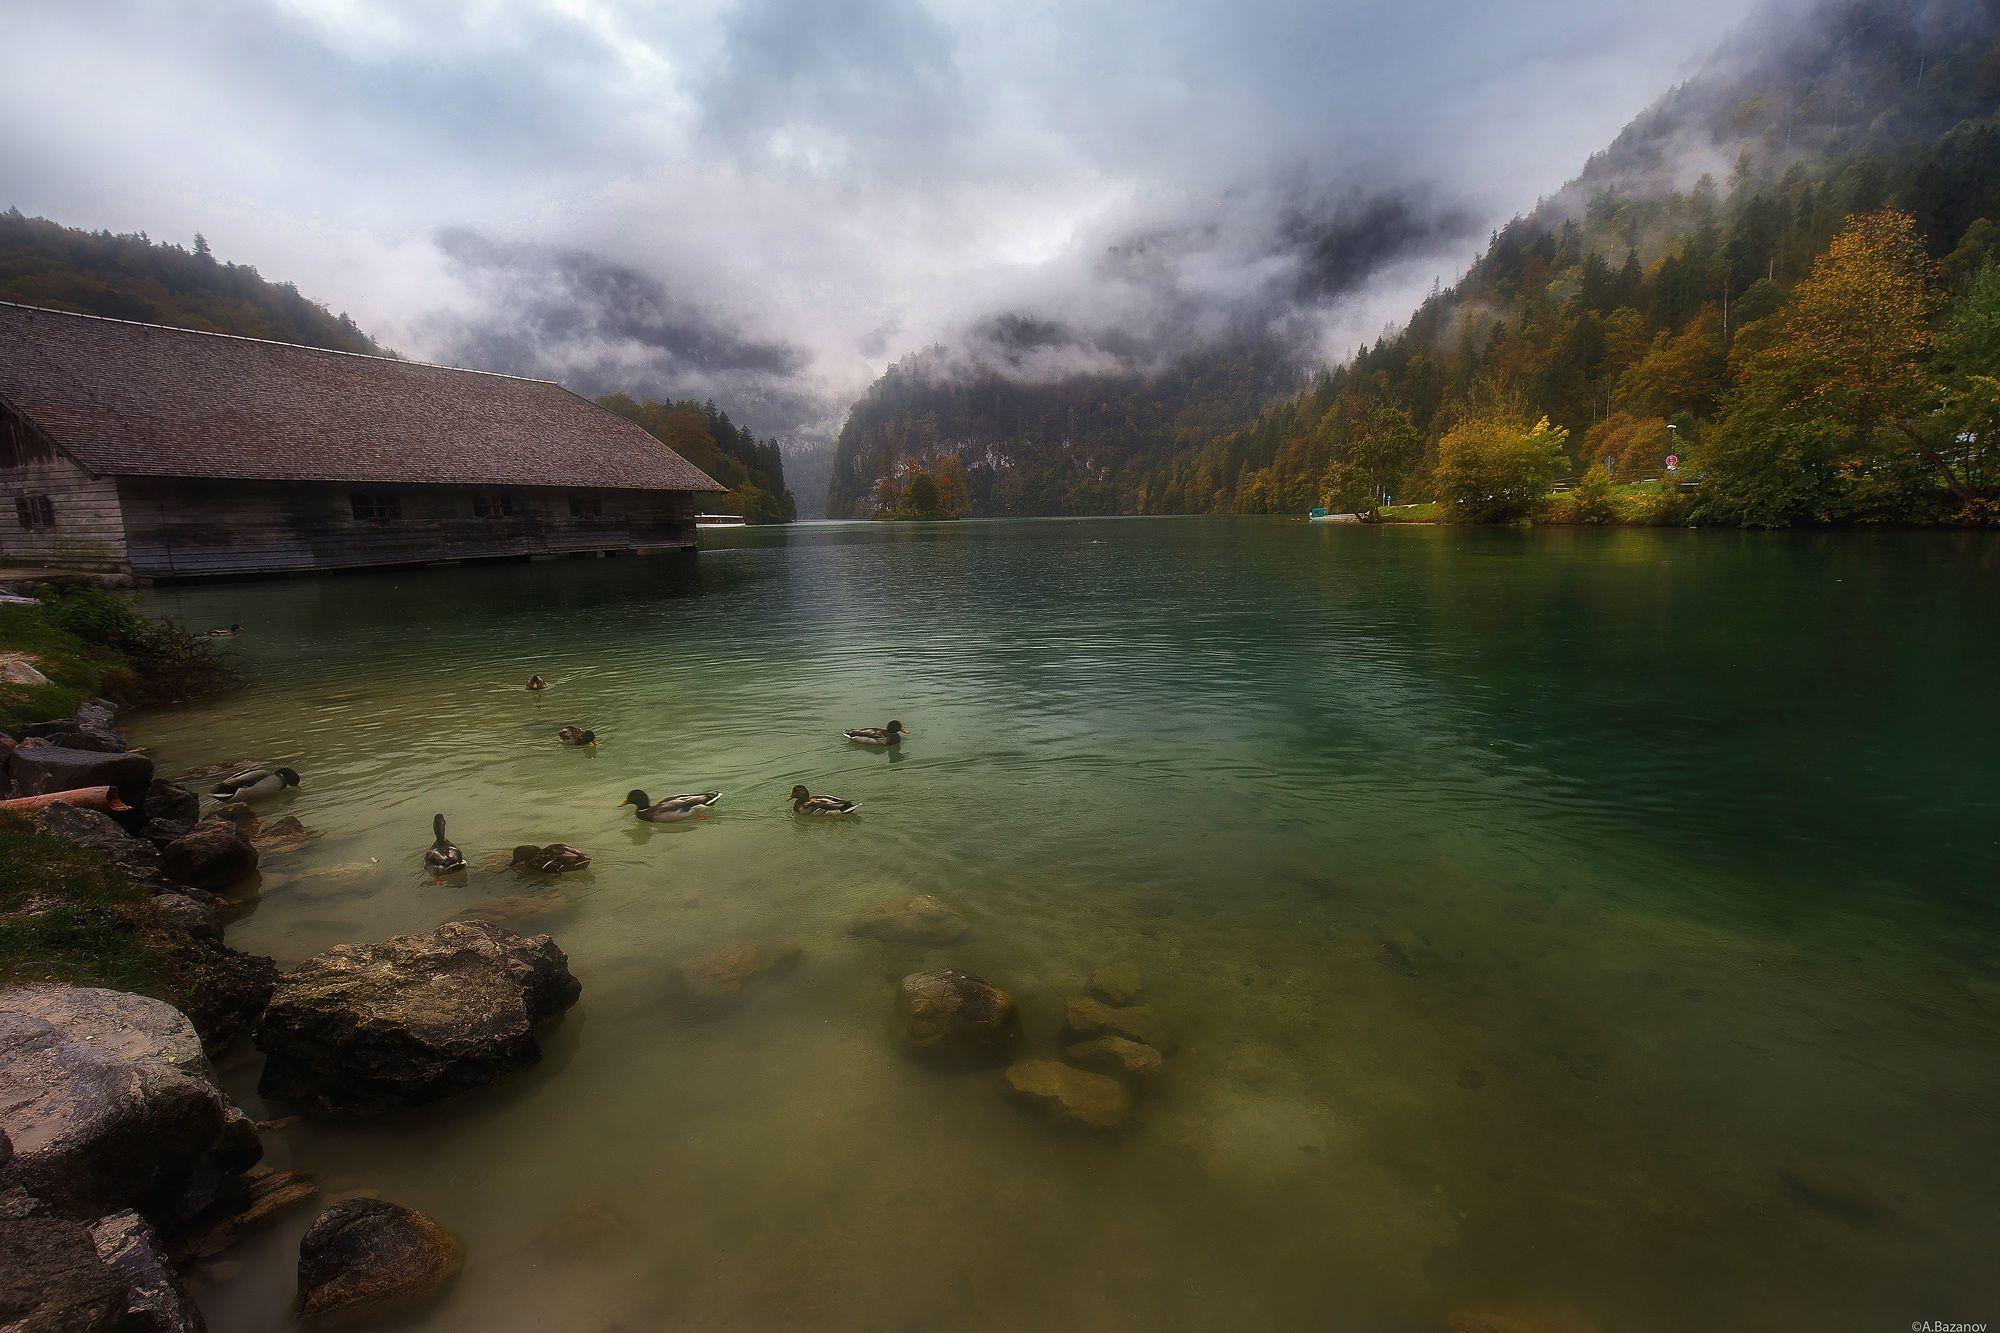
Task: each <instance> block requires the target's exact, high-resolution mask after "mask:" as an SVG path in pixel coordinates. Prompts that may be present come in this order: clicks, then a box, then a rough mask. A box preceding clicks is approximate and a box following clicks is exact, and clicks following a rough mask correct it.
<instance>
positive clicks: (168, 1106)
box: [0, 986, 263, 1226]
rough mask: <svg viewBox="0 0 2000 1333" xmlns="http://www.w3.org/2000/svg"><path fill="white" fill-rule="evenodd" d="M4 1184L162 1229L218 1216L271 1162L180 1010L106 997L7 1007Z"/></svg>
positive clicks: (37, 994) (1, 1028)
mask: <svg viewBox="0 0 2000 1333" xmlns="http://www.w3.org/2000/svg"><path fill="white" fill-rule="evenodd" d="M0 1131H4V1133H5V1135H6V1137H7V1138H8V1139H9V1140H11V1141H12V1143H13V1160H12V1161H10V1162H8V1163H7V1165H6V1166H5V1168H4V1170H0V1176H4V1178H5V1179H7V1180H12V1181H17V1182H19V1183H20V1184H21V1185H23V1186H25V1187H26V1188H27V1189H29V1190H31V1191H32V1192H33V1193H34V1194H36V1195H37V1196H39V1197H40V1198H41V1199H43V1200H45V1201H46V1202H47V1203H48V1204H49V1205H50V1207H51V1208H53V1209H55V1210H56V1211H59V1212H62V1213H66V1214H69V1215H72V1216H76V1217H87V1218H96V1217H102V1216H104V1215H105V1214H107V1213H113V1212H119V1211H122V1210H124V1209H127V1208H135V1209H137V1210H139V1211H140V1212H142V1213H144V1214H145V1215H146V1216H147V1217H148V1218H149V1219H151V1220H152V1221H154V1222H156V1223H159V1224H160V1225H162V1226H171V1225H175V1224H178V1223H180V1222H182V1221H184V1220H186V1219H187V1218H189V1217H191V1216H193V1215H194V1213H196V1212H197V1211H199V1210H200V1209H202V1208H204V1207H206V1206H207V1205H208V1204H209V1203H210V1202H211V1201H212V1200H213V1199H214V1198H215V1197H216V1194H217V1193H218V1191H219V1189H220V1188H221V1186H222V1184H223V1182H225V1181H226V1180H228V1179H229V1178H231V1177H233V1176H235V1175H237V1174H238V1173H240V1172H242V1171H244V1170H246V1169H248V1168H249V1167H251V1166H252V1165H254V1164H255V1163H256V1161H257V1159H258V1157H260V1156H261V1155H262V1153H263V1149H262V1147H261V1145H260V1144H259V1143H258V1141H257V1132H256V1130H255V1129H254V1128H253V1127H252V1126H251V1124H250V1121H249V1120H248V1119H247V1118H246V1117H245V1116H244V1114H243V1113H242V1111H240V1110H238V1109H237V1108H236V1106H235V1105H234V1104H233V1103H231V1102H230V1101H229V1100H228V1099H227V1098H226V1097H224V1096H223V1095H222V1093H221V1091H220V1090H219V1089H218V1088H217V1087H216V1085H215V1082H214V1074H213V1071H211V1070H210V1068H209V1065H208V1060H207V1058H206V1057H205V1056H204V1055H203V1053H202V1045H201V1039H200V1038H199V1037H198V1036H197V1035H196V1034H195V1030H194V1027H193V1026H192V1025H191V1024H190V1023H189V1021H188V1019H187V1018H186V1017H185V1016H184V1015H182V1014H181V1013H180V1011H178V1010H176V1009H175V1008H174V1007H173V1006H171V1005H168V1004H164V1003H162V1002H161V1001H159V1000H153V999H148V998H146V997H144V996H140V995H127V994H124V993H123V992H120V991H112V990H100V989H97V988H95V987H71V986H26V987H21V988H19V989H17V990H13V991H9V992H7V993H6V994H5V995H4V996H0Z"/></svg>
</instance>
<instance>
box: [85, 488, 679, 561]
mask: <svg viewBox="0 0 2000 1333" xmlns="http://www.w3.org/2000/svg"><path fill="white" fill-rule="evenodd" d="M117 492H118V496H119V499H120V501H121V503H122V506H123V510H124V517H125V526H126V532H127V539H126V552H127V557H128V559H129V562H130V568H131V572H132V574H133V575H134V576H135V577H138V578H143V579H149V580H154V581H167V580H178V579H199V578H217V577H231V576H238V577H240V576H243V575H254V574H275V573H291V572H304V571H308V570H336V569H359V568H366V567H370V566H382V565H412V564H426V563H431V562H435V561H440V560H487V559H505V558H517V559H518V558H523V557H532V556H552V555H565V554H586V553H592V552H607V553H611V552H627V551H640V550H659V549H677V550H693V549H694V544H695V531H694V509H695V503H694V500H695V497H694V496H693V495H692V494H690V493H687V492H669V491H619V490H573V489H568V488H562V487H553V486H480V487H473V486H433V485H409V484H402V485H397V484H373V483H369V484H361V483H347V482H310V481H297V482H265V481H228V480H216V479H206V478H203V479H182V478H162V477H123V478H120V479H119V480H118V482H117ZM356 495H361V496H364V497H369V498H392V499H393V501H394V505H395V510H396V514H395V516H394V517H388V518H357V517H356V516H355V508H354V502H353V497H354V496H356ZM475 497H479V498H482V499H484V500H485V501H487V502H488V508H489V510H490V509H492V508H496V507H497V506H495V505H494V504H493V503H492V502H493V501H494V500H496V499H498V498H499V497H505V499H506V501H507V504H508V507H509V508H511V510H512V513H511V514H506V515H500V514H492V513H489V514H488V515H487V516H481V515H479V514H478V513H476V512H475V507H474V500H475ZM572 497H576V498H578V499H581V500H583V501H586V502H593V501H594V502H595V504H596V506H597V507H598V508H599V510H600V513H599V514H597V515H582V516H579V515H576V514H573V513H572V512H571V500H572Z"/></svg>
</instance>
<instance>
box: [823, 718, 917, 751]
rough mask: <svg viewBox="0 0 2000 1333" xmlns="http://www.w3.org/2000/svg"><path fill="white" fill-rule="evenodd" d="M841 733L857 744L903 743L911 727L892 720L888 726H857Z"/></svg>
mask: <svg viewBox="0 0 2000 1333" xmlns="http://www.w3.org/2000/svg"><path fill="white" fill-rule="evenodd" d="M840 734H841V735H843V736H845V737H847V739H849V740H851V741H853V742H854V743H855V744H856V745H901V744H902V743H903V737H905V736H907V735H909V734H910V729H909V728H908V727H906V726H904V725H903V724H902V723H900V722H891V723H890V724H889V725H888V726H886V727H856V728H854V729H853V730H852V731H843V732H841V733H840Z"/></svg>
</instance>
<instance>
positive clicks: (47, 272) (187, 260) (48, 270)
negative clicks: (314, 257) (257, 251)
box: [0, 208, 382, 356]
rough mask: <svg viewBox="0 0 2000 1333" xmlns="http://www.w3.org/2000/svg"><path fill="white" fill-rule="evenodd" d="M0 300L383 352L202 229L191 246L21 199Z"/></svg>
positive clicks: (1, 222)
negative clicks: (77, 220)
mask: <svg viewBox="0 0 2000 1333" xmlns="http://www.w3.org/2000/svg"><path fill="white" fill-rule="evenodd" d="M0 300H8V301H19V302H21V303H23V304H25V305H39V306H48V307H50V308H52V309H56V310H75V311H80V312H81V313H83V314H86V315H105V316H108V317H110V318H112V319H132V320H139V321H142V322H144V323H147V324H170V325H173V326H174V327H176V328H183V329H202V330H205V331H207V332H210V333H234V334H239V335H241V336H243V337H247V338H270V339H273V340H274V341H277V342H288V343H301V344H304V345H305V346H307V347H325V348H330V349H331V350H333V351H337V352H366V353H370V354H372V355H378V356H379V355H381V354H382V348H381V347H380V346H378V345H377V344H376V342H375V340H374V339H373V338H370V337H369V336H368V335H367V334H365V333H363V332H362V331H361V330H360V329H359V328H357V327H356V326H355V323H354V321H353V320H351V319H349V318H348V317H347V316H346V315H345V314H340V315H336V314H333V313H332V312H331V311H329V310H328V309H327V308H326V307H325V306H323V305H320V304H319V303H318V302H316V301H310V300H307V299H306V298H305V297H303V296H301V295H300V294H299V290H298V288H296V287H294V286H292V284H291V283H289V282H267V281H266V280H265V279H264V278H263V276H262V275H261V274H259V273H258V272H257V270H256V269H254V268H252V267H250V266H249V265H248V264H227V263H222V262H220V261H218V260H217V259H216V258H215V256H214V255H213V254H212V253H210V251H209V248H208V242H206V241H204V240H203V239H202V238H201V237H200V236H199V235H197V236H196V237H195V238H194V248H193V249H183V248H181V247H180V246H178V245H172V244H166V243H162V242H156V241H154V240H152V239H150V238H149V237H147V236H146V235H145V234H144V233H140V234H138V235H132V236H116V235H113V234H112V233H110V232H108V231H82V230H80V229H78V228H75V227H64V226H61V225H59V224H57V223H54V222H50V221H49V220H48V219H47V218H32V217H28V216H26V215H24V214H23V213H22V212H21V211H20V210H19V209H18V208H10V209H8V210H7V211H6V212H5V213H0Z"/></svg>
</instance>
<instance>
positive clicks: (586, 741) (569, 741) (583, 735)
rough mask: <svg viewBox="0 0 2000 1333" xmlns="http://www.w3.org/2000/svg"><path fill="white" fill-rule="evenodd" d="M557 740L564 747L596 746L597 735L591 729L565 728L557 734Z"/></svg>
mask: <svg viewBox="0 0 2000 1333" xmlns="http://www.w3.org/2000/svg"><path fill="white" fill-rule="evenodd" d="M556 739H557V740H559V741H561V742H562V743H563V744H564V745H595V744H597V733H596V732H594V731H592V730H591V729H590V728H589V727H564V728H563V729H562V730H561V731H558V732H557V733H556Z"/></svg>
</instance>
